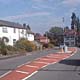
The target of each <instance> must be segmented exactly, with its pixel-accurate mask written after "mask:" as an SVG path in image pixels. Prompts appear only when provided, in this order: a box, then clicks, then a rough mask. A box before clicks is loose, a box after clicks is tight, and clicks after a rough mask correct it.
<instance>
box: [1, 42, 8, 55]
mask: <svg viewBox="0 0 80 80" xmlns="http://www.w3.org/2000/svg"><path fill="white" fill-rule="evenodd" d="M0 53H1V54H2V55H7V49H6V45H5V43H4V41H0Z"/></svg>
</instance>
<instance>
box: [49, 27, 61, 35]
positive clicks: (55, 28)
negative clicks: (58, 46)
mask: <svg viewBox="0 0 80 80" xmlns="http://www.w3.org/2000/svg"><path fill="white" fill-rule="evenodd" d="M49 32H50V33H54V34H56V35H57V34H58V35H60V34H63V28H61V27H52V28H51V29H50V30H49Z"/></svg>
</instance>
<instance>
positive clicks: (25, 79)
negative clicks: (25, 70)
mask: <svg viewBox="0 0 80 80" xmlns="http://www.w3.org/2000/svg"><path fill="white" fill-rule="evenodd" d="M37 72H38V71H35V72H33V73H32V74H31V75H29V76H28V77H25V78H24V79H22V80H27V79H28V78H30V77H31V76H32V75H34V74H36V73H37Z"/></svg>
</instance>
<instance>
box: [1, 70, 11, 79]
mask: <svg viewBox="0 0 80 80" xmlns="http://www.w3.org/2000/svg"><path fill="white" fill-rule="evenodd" d="M10 72H12V71H8V72H6V73H5V74H3V75H1V76H0V78H2V77H4V76H6V75H7V74H9V73H10Z"/></svg>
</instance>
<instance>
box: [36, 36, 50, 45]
mask: <svg viewBox="0 0 80 80" xmlns="http://www.w3.org/2000/svg"><path fill="white" fill-rule="evenodd" d="M35 40H36V41H38V42H40V43H42V44H48V43H49V39H48V37H45V36H37V37H36V38H35Z"/></svg>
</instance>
